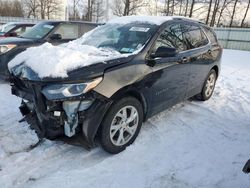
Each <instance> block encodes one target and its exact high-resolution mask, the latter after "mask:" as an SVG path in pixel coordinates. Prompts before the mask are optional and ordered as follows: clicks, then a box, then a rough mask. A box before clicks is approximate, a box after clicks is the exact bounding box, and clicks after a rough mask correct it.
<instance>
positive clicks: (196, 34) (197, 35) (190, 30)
mask: <svg viewBox="0 0 250 188" xmlns="http://www.w3.org/2000/svg"><path fill="white" fill-rule="evenodd" d="M183 35H184V37H185V39H186V42H187V44H188V46H189V48H190V49H193V48H198V47H201V46H205V45H206V44H208V39H207V37H206V35H205V34H204V32H203V31H202V30H201V29H200V27H198V26H194V25H188V24H185V25H183Z"/></svg>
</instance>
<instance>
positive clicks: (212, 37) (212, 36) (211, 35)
mask: <svg viewBox="0 0 250 188" xmlns="http://www.w3.org/2000/svg"><path fill="white" fill-rule="evenodd" d="M203 28H204V31H205V32H206V34H207V36H208V38H209V40H210V42H211V43H212V44H215V43H217V37H216V35H215V33H214V31H213V30H212V29H210V28H208V27H203Z"/></svg>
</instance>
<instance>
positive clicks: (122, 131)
mask: <svg viewBox="0 0 250 188" xmlns="http://www.w3.org/2000/svg"><path fill="white" fill-rule="evenodd" d="M138 122H139V115H138V111H137V109H136V108H135V107H133V106H125V107H123V108H121V109H120V110H119V111H118V112H117V113H116V115H115V117H114V118H113V120H112V123H111V126H110V140H111V142H112V143H113V144H114V145H116V146H122V145H125V144H126V143H128V142H129V140H131V138H132V137H133V136H134V134H135V132H136V129H137V126H138Z"/></svg>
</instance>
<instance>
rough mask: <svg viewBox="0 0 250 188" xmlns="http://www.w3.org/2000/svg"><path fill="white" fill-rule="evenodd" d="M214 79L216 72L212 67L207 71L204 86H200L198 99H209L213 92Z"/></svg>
mask: <svg viewBox="0 0 250 188" xmlns="http://www.w3.org/2000/svg"><path fill="white" fill-rule="evenodd" d="M216 79H217V74H216V72H215V70H214V69H212V70H211V71H210V72H209V74H208V77H207V79H206V81H205V83H204V86H203V88H202V92H201V93H200V100H202V101H206V100H208V99H210V97H211V96H212V94H213V92H214V88H215V83H216Z"/></svg>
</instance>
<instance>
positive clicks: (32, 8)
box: [22, 0, 39, 18]
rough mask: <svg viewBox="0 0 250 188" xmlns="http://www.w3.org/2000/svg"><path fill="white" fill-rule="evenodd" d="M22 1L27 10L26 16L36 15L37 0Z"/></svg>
mask: <svg viewBox="0 0 250 188" xmlns="http://www.w3.org/2000/svg"><path fill="white" fill-rule="evenodd" d="M22 3H23V5H24V7H25V9H26V11H27V16H28V18H30V17H34V18H36V17H37V16H38V15H37V14H38V8H39V3H38V1H37V0H23V1H22Z"/></svg>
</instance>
